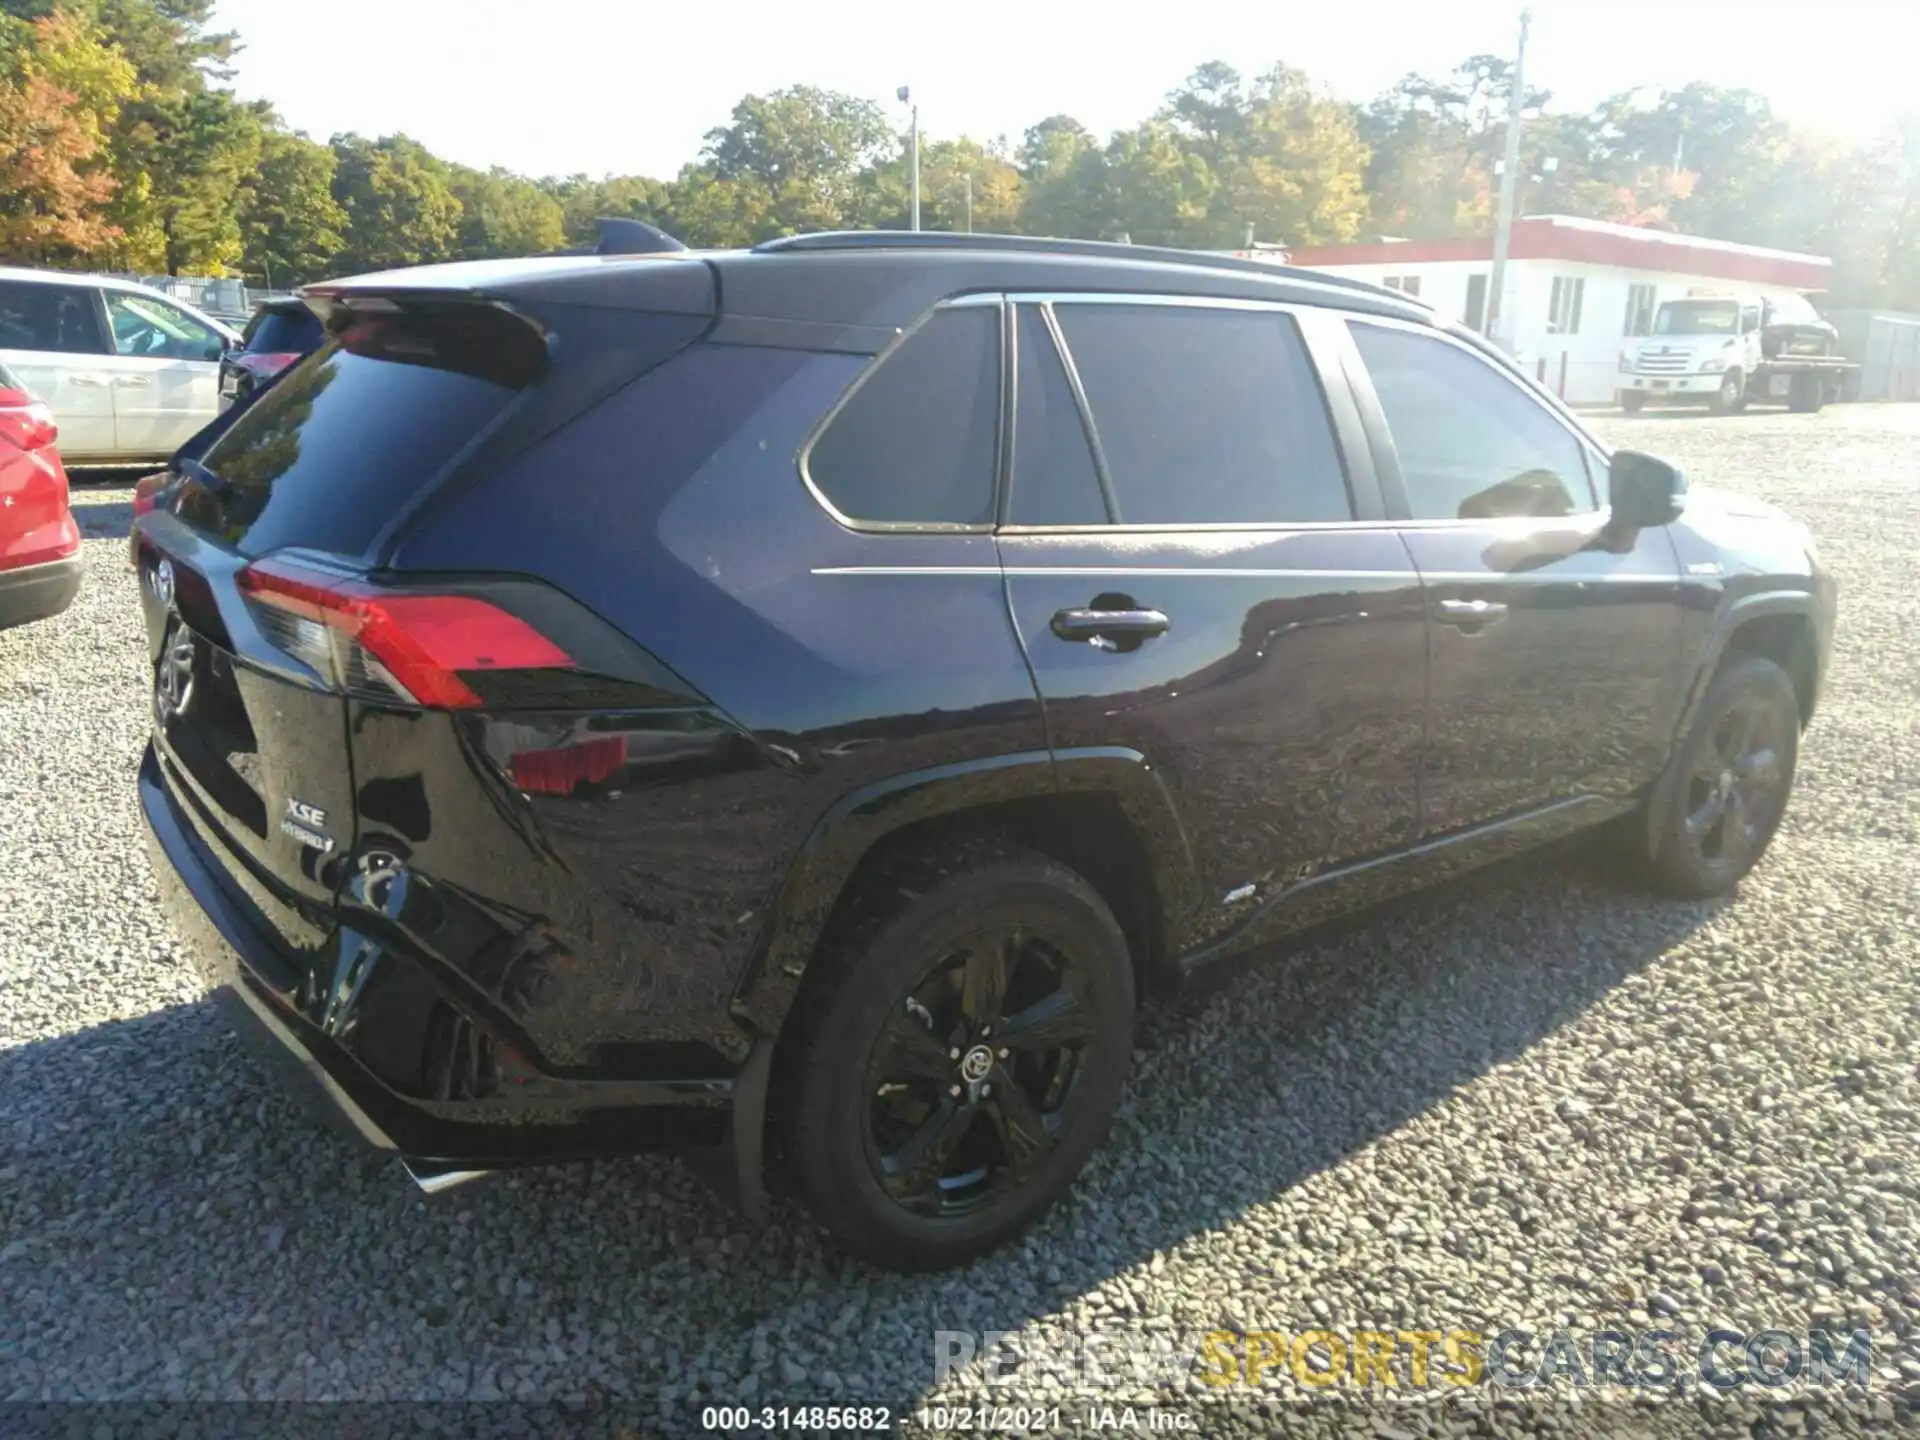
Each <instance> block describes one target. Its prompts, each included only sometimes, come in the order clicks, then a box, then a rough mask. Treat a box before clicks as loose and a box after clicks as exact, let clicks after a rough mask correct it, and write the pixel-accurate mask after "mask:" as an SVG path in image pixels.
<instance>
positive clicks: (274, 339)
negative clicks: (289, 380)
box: [247, 306, 326, 355]
mask: <svg viewBox="0 0 1920 1440" xmlns="http://www.w3.org/2000/svg"><path fill="white" fill-rule="evenodd" d="M324 339H326V331H325V330H323V329H322V328H321V325H320V320H319V317H318V316H316V315H315V314H314V313H313V312H312V311H311V310H309V309H307V308H306V307H305V306H302V307H301V308H300V309H299V310H264V311H262V312H261V313H260V314H259V315H256V316H255V317H254V321H253V324H251V325H249V326H248V327H247V349H249V350H252V351H254V352H255V353H256V354H261V355H304V354H306V353H307V351H309V350H313V349H317V348H318V347H319V344H320V342H321V341H322V340H324Z"/></svg>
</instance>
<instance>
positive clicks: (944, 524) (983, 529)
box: [794, 294, 1007, 535]
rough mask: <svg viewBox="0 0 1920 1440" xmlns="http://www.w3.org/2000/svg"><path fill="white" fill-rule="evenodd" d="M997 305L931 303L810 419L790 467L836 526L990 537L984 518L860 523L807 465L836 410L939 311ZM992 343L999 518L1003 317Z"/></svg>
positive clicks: (991, 301)
mask: <svg viewBox="0 0 1920 1440" xmlns="http://www.w3.org/2000/svg"><path fill="white" fill-rule="evenodd" d="M1000 304H1001V300H1000V297H999V296H998V295H986V294H981V295H962V296H959V297H957V298H955V299H952V300H943V301H941V302H940V303H939V304H938V305H935V306H934V307H933V308H932V309H931V310H929V311H927V313H926V314H924V315H922V316H921V317H920V318H919V319H918V320H916V321H914V322H913V324H911V325H909V326H907V327H906V328H905V329H903V330H900V331H898V332H897V333H896V334H895V335H894V337H893V339H892V340H890V341H888V342H887V345H886V347H885V348H884V349H882V350H881V351H880V352H879V353H878V354H876V355H875V356H874V357H873V358H872V359H871V360H870V361H868V362H867V366H866V368H865V369H864V370H862V371H861V372H860V373H859V374H858V375H856V376H855V377H854V380H853V383H852V384H851V385H849V386H847V388H846V390H845V391H844V392H843V393H842V394H841V396H840V398H839V399H838V400H835V401H834V402H833V404H832V405H830V406H829V407H828V408H827V413H826V414H824V415H822V416H821V417H820V418H819V419H818V420H816V421H814V423H813V428H812V429H810V430H809V431H807V436H806V438H805V439H804V440H802V441H801V442H800V449H799V450H798V452H796V453H795V455H794V468H795V469H797V470H798V471H799V472H800V482H801V483H802V484H803V485H805V486H806V487H807V493H808V494H809V495H811V496H813V501H814V503H815V504H816V505H818V506H819V507H820V508H821V509H822V510H824V511H826V512H827V515H828V517H829V518H830V519H831V520H832V521H833V522H834V523H835V524H836V525H839V526H840V527H841V528H842V529H844V530H851V531H854V532H855V533H856V534H861V535H991V534H993V532H994V530H995V528H996V526H995V522H994V521H992V520H986V521H983V522H980V523H962V522H959V521H951V520H859V519H855V518H854V517H853V516H851V515H848V514H846V513H845V512H844V511H842V510H841V509H840V507H839V506H837V505H835V504H834V503H833V501H831V500H829V499H828V498H827V495H826V492H825V491H824V490H822V489H821V488H820V486H819V484H818V483H817V482H815V480H814V478H813V470H812V467H811V463H810V462H811V461H812V458H813V447H814V446H815V445H817V444H819V443H820V437H821V436H822V435H824V434H826V433H827V431H828V430H829V429H830V428H831V427H832V425H833V422H834V421H835V420H837V419H839V418H840V412H841V411H842V410H844V409H846V408H847V406H848V405H849V404H850V403H852V400H853V397H854V396H856V395H858V394H859V393H860V391H861V390H862V389H864V388H865V386H866V384H867V382H868V381H869V380H871V379H872V378H873V377H874V376H875V375H877V374H879V373H880V367H881V366H883V365H885V364H886V363H887V361H888V360H890V359H891V358H892V357H893V354H894V352H895V351H897V350H898V349H899V348H900V347H901V346H902V345H904V344H906V343H907V341H909V340H910V339H912V338H913V337H914V336H915V335H918V334H919V333H920V331H921V330H922V329H923V328H924V327H925V326H927V325H930V324H932V323H933V320H934V317H935V316H937V315H939V314H940V313H941V312H942V311H945V310H962V309H965V310H972V309H981V308H985V307H986V306H989V305H1000ZM1002 308H1004V307H1002ZM996 339H997V340H998V342H999V343H998V344H997V345H996V347H995V349H996V353H997V355H998V358H999V362H1000V385H999V387H998V390H999V396H998V398H999V402H1000V404H999V414H998V415H997V416H996V417H995V421H994V434H993V455H994V474H993V477H992V479H991V482H990V483H991V485H992V488H993V494H992V497H991V498H992V505H991V506H990V507H989V508H990V509H991V510H992V512H993V513H995V514H998V511H999V503H1000V497H999V490H1000V473H999V472H1000V457H1001V455H1002V453H1003V450H1004V446H1005V442H1006V430H1007V406H1006V369H1007V352H1006V320H1005V317H1004V316H1002V318H1001V320H1000V321H999V334H998V335H997V337H996Z"/></svg>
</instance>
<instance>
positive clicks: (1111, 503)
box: [1007, 300, 1122, 525]
mask: <svg viewBox="0 0 1920 1440" xmlns="http://www.w3.org/2000/svg"><path fill="white" fill-rule="evenodd" d="M1028 303H1029V304H1032V305H1034V306H1035V308H1037V309H1038V310H1039V312H1040V323H1041V324H1042V325H1044V326H1045V327H1046V330H1047V339H1048V340H1050V341H1051V342H1052V343H1053V353H1054V356H1055V358H1056V359H1058V360H1059V362H1060V368H1061V369H1062V370H1063V371H1065V372H1066V376H1067V389H1068V390H1069V391H1070V392H1071V393H1072V395H1073V408H1074V409H1075V410H1076V411H1077V412H1079V415H1080V433H1081V435H1083V436H1084V437H1085V438H1086V442H1087V452H1088V453H1089V454H1090V455H1092V456H1093V479H1094V483H1095V484H1096V485H1098V486H1099V487H1100V503H1101V504H1102V505H1105V506H1106V507H1107V522H1108V523H1109V524H1111V525H1118V524H1120V523H1122V522H1121V519H1120V497H1119V496H1118V495H1116V494H1115V493H1114V489H1113V471H1111V470H1109V469H1108V468H1107V450H1106V446H1104V445H1102V444H1101V443H1100V430H1099V427H1098V426H1096V425H1095V424H1094V423H1093V406H1092V405H1091V404H1089V403H1088V401H1087V387H1086V385H1085V384H1084V383H1082V381H1081V379H1080V367H1079V366H1078V365H1077V364H1075V363H1074V359H1073V351H1072V350H1071V349H1069V348H1068V347H1067V337H1066V336H1065V335H1064V334H1062V333H1061V330H1060V320H1059V317H1058V316H1056V315H1055V314H1054V313H1053V304H1052V302H1051V301H1046V300H1042V301H1037V302H1035V301H1029V302H1028ZM1007 308H1008V310H1009V311H1010V312H1011V313H1012V314H1013V316H1014V317H1015V320H1016V323H1017V321H1018V317H1019V314H1020V302H1019V301H1017V300H1009V301H1008V302H1007ZM1019 419H1020V414H1019V409H1018V407H1017V406H1016V408H1015V410H1014V423H1015V424H1016V425H1017V424H1018V423H1019ZM1009 478H1011V477H1009Z"/></svg>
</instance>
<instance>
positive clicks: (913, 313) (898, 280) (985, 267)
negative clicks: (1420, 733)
mask: <svg viewBox="0 0 1920 1440" xmlns="http://www.w3.org/2000/svg"><path fill="white" fill-rule="evenodd" d="M1092 290H1097V291H1105V292H1122V293H1124V292H1129V291H1132V292H1137V293H1141V294H1165V295H1193V296H1206V297H1215V298H1221V299H1239V300H1270V301H1281V302H1289V303H1293V304H1303V305H1327V306H1333V307H1337V308H1343V309H1348V310H1356V311H1362V312H1365V313H1369V314H1377V315H1389V316H1398V317H1401V318H1404V319H1409V320H1420V321H1424V322H1426V323H1429V324H1431V323H1434V315H1433V311H1432V310H1431V309H1430V308H1429V307H1427V306H1425V305H1423V304H1421V303H1420V302H1419V301H1417V300H1412V299H1409V298H1408V297H1406V296H1403V295H1401V294H1400V293H1399V292H1397V291H1392V290H1386V289H1381V288H1377V287H1374V286H1371V285H1366V284H1363V283H1360V282H1358V281H1352V280H1346V279H1342V278H1340V277H1336V276H1331V275H1323V274H1320V273H1318V272H1316V271H1312V270H1302V269H1296V268H1293V267H1289V266H1282V265H1267V264H1264V263H1262V262H1260V261H1256V260H1241V259H1236V258H1234V257H1232V256H1220V255H1208V254H1206V253H1204V252H1200V251H1186V250H1162V249H1157V248H1154V247H1150V246H1134V245H1111V244H1101V243H1099V242H1094V241H1078V240H1068V241H1062V240H1041V239H1030V238H1027V237H1023V236H1006V235H971V236H969V235H953V234H946V233H939V232H921V233H918V234H912V233H909V232H906V231H885V230H879V231H859V232H850V233H835V234H819V235H801V236H794V237H791V238H789V239H785V240H775V241H769V242H767V243H766V244H764V245H761V246H758V247H756V248H755V249H752V250H709V251H698V250H686V251H678V252H667V253H662V254H651V255H587V256H544V257H535V258H529V259H519V260H484V261H470V262H464V263H457V264H452V265H430V266H423V267H420V268H418V269H413V270H391V271H386V272H383V273H380V274H376V275H364V276H356V277H353V278H350V279H344V280H329V281H324V282H322V283H320V284H317V285H312V286H309V287H307V288H306V290H304V291H303V292H302V293H303V294H305V295H311V296H314V297H316V298H326V299H330V298H334V297H339V298H341V299H346V300H351V297H353V296H354V295H356V294H360V295H378V294H402V293H416V294H417V293H431V294H440V295H450V294H455V293H464V294H470V295H474V296H477V297H485V298H488V299H496V300H500V301H504V302H506V303H508V304H513V303H515V302H522V303H526V304H529V305H535V304H539V303H548V304H553V303H562V304H578V305H592V306H604V307H609V308H615V309H633V310H655V311H668V312H672V313H677V314H717V315H720V316H722V317H725V318H726V319H728V320H734V321H755V322H759V321H767V322H773V323H775V324H794V325H801V326H808V327H818V326H824V327H832V328H835V329H840V330H846V329H851V330H854V331H873V332H891V331H894V330H898V329H900V328H902V327H904V326H906V325H909V324H911V323H912V322H913V321H914V320H916V319H918V318H919V317H920V316H921V315H923V314H925V313H926V312H927V311H928V310H929V309H931V308H932V307H933V306H934V305H935V304H937V303H939V302H940V301H941V300H945V299H950V298H952V297H954V296H958V295H965V294H969V293H983V292H984V293H993V292H998V291H1021V292H1036V293H1059V294H1067V293H1072V292H1075V291H1092ZM857 348H865V347H864V346H863V345H862V346H858V347H857Z"/></svg>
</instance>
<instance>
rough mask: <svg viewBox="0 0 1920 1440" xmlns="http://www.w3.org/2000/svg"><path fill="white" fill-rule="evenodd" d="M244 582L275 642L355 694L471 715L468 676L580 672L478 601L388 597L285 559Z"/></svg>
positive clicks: (415, 594)
mask: <svg viewBox="0 0 1920 1440" xmlns="http://www.w3.org/2000/svg"><path fill="white" fill-rule="evenodd" d="M239 585H240V591H241V593H242V594H243V595H245V596H246V598H247V600H248V602H249V603H250V604H251V605H252V607H253V609H254V614H255V615H256V617H258V619H259V620H260V628H261V630H262V631H263V632H264V633H265V634H266V635H267V636H268V637H269V638H270V639H272V640H273V641H274V643H275V644H277V645H279V646H280V647H281V648H282V649H284V650H286V651H287V652H288V653H289V654H291V655H293V656H295V657H296V658H298V659H299V660H301V661H302V662H304V663H305V664H307V665H308V666H310V667H312V668H313V669H314V670H316V671H318V672H319V673H320V674H321V675H324V676H326V677H327V678H328V679H329V680H330V681H332V682H333V683H334V684H335V685H337V686H338V687H339V688H341V689H342V690H345V691H348V692H349V693H354V694H361V695H366V696H369V697H370V698H374V699H399V700H403V701H410V702H412V703H414V704H417V705H424V706H427V707H428V708H430V709H436V710H469V709H472V708H474V707H475V706H477V705H479V704H480V703H481V700H480V696H479V695H478V694H476V693H475V692H474V690H473V688H472V687H471V686H470V685H468V684H467V682H466V680H464V679H462V678H461V677H462V675H463V674H464V675H475V674H478V673H481V672H491V671H501V670H572V669H574V668H575V665H574V660H573V657H572V656H570V655H568V654H567V652H566V651H564V650H562V649H561V648H560V647H559V646H558V645H556V644H554V643H553V642H552V641H551V640H549V639H547V637H546V636H544V635H542V634H541V633H540V632H539V631H538V630H536V629H534V628H533V627H532V626H531V625H529V624H528V623H527V622H526V621H524V620H522V619H521V618H520V617H519V616H517V615H513V614H510V613H508V612H507V611H505V610H502V609H501V608H500V607H499V606H497V605H492V604H489V603H488V602H487V601H485V600H483V599H480V598H479V597H477V596H473V595H451V594H434V593H431V592H427V591H419V590H383V589H381V588H379V587H377V586H374V585H370V584H368V583H366V582H365V581H361V580H353V579H348V578H345V577H341V576H336V575H333V574H330V573H328V572H326V571H324V570H312V569H308V568H306V567H304V566H300V565H296V564H294V563H292V562H290V561H286V560H279V559H266V560H256V561H255V562H254V563H253V564H251V565H249V566H247V568H246V569H244V570H242V571H241V572H240V575H239Z"/></svg>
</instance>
